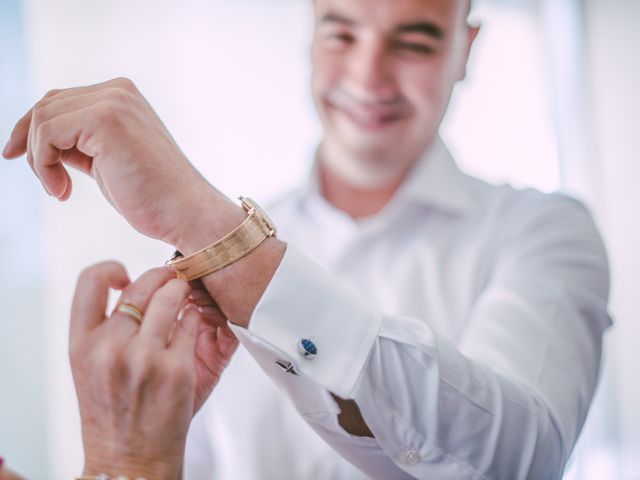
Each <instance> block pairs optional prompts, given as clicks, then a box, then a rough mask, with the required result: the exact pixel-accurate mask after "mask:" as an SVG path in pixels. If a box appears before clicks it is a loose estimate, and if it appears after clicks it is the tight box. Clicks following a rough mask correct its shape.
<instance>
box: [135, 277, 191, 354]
mask: <svg viewBox="0 0 640 480" xmlns="http://www.w3.org/2000/svg"><path fill="white" fill-rule="evenodd" d="M188 294H189V284H188V283H187V282H185V281H183V280H178V279H173V280H170V281H168V282H167V283H166V284H165V285H164V286H162V287H161V288H160V289H159V290H157V291H156V292H155V294H154V295H153V297H152V299H151V303H150V304H149V307H148V308H147V311H146V313H145V316H144V321H143V322H142V326H141V327H140V337H141V338H143V339H145V340H148V341H150V342H152V343H155V344H160V345H162V346H166V345H167V340H168V338H169V333H170V332H171V329H172V327H173V325H174V323H175V322H176V321H177V319H178V313H179V312H180V310H181V308H182V305H183V302H184V300H185V298H187V295H188Z"/></svg>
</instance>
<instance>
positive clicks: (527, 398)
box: [232, 196, 610, 480]
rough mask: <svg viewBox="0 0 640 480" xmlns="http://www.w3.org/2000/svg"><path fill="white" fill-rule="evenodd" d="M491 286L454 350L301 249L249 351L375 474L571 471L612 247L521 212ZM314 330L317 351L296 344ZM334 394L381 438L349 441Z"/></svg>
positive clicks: (562, 201) (560, 216)
mask: <svg viewBox="0 0 640 480" xmlns="http://www.w3.org/2000/svg"><path fill="white" fill-rule="evenodd" d="M496 247H497V248H499V249H500V255H499V256H498V261H497V262H496V266H495V271H494V273H493V275H492V278H491V281H490V283H489V285H487V287H486V288H485V289H484V291H483V292H482V293H481V294H480V295H479V297H478V298H477V300H476V302H475V305H474V307H473V309H472V312H471V315H470V318H469V323H468V326H467V328H466V330H465V333H464V336H463V338H462V340H461V341H460V342H459V343H458V344H454V343H452V342H451V341H449V340H448V339H447V338H445V337H444V336H443V335H441V334H439V333H438V332H437V331H434V329H432V328H430V326H429V321H428V319H417V318H411V317H402V316H396V315H386V314H384V313H382V312H378V311H376V310H375V309H373V308H371V307H370V305H368V304H367V303H366V302H364V301H363V300H361V299H360V298H359V297H358V296H357V295H356V294H355V293H353V292H350V290H349V289H348V287H345V286H344V285H341V284H340V283H339V282H338V281H336V279H335V278H333V277H332V276H331V275H330V274H328V273H327V272H326V271H325V270H323V269H322V268H321V267H319V266H318V265H316V264H315V263H314V262H312V261H311V260H310V259H308V258H307V257H306V256H305V255H303V254H302V253H301V252H299V251H298V250H296V249H295V248H294V247H292V246H288V248H287V252H286V254H285V257H284V259H283V261H282V263H281V265H280V266H279V269H278V271H277V272H276V274H275V276H274V277H273V279H272V281H271V283H270V285H269V286H268V288H267V290H266V292H265V293H264V295H263V298H262V299H261V301H260V303H259V304H258V306H257V308H256V310H255V312H254V315H253V318H252V320H251V323H250V326H249V329H244V328H241V327H238V326H235V325H233V324H232V328H233V330H234V332H235V333H236V335H237V336H238V338H239V340H240V341H241V343H242V344H243V345H244V346H245V347H246V348H247V349H248V350H249V352H250V353H251V355H252V356H253V357H254V358H255V359H256V361H257V362H258V363H259V365H260V366H261V367H262V368H263V369H264V370H265V372H266V373H267V374H268V375H269V377H270V378H271V379H272V380H273V381H274V382H275V383H276V384H277V385H278V387H279V388H280V389H281V390H282V391H283V392H284V393H285V395H286V396H288V398H289V399H290V400H291V401H292V403H293V405H294V406H295V408H296V409H297V410H298V412H299V413H300V414H301V415H302V416H303V417H304V418H305V420H306V421H307V422H308V423H309V424H310V425H311V426H312V427H313V428H314V429H315V430H316V431H317V432H318V433H319V434H320V435H321V436H322V437H323V438H324V439H325V440H326V441H327V442H328V443H329V444H330V445H332V447H333V448H334V449H335V450H336V451H337V452H339V453H340V454H341V455H343V456H344V457H345V458H347V460H349V461H350V462H352V463H353V464H354V465H356V466H357V467H359V468H360V469H361V470H362V471H364V472H365V473H366V474H368V475H369V476H371V477H372V478H380V479H393V478H414V477H415V478H456V479H464V478H473V479H509V480H513V479H520V478H523V479H524V478H540V479H546V478H561V477H562V473H563V470H564V465H565V463H566V461H567V459H568V456H569V454H570V452H571V449H572V448H573V445H574V443H575V441H576V439H577V437H578V435H579V432H580V429H581V427H582V425H583V423H584V419H585V417H586V414H587V411H588V407H589V404H590V402H591V399H592V397H593V393H594V390H595V387H596V384H597V378H598V371H599V365H600V357H601V345H602V334H603V331H604V330H605V329H606V328H607V326H608V325H609V324H610V320H609V317H608V315H607V310H606V308H607V307H606V305H607V298H608V289H609V277H608V265H607V259H606V254H605V251H604V247H603V245H602V242H601V240H600V237H599V235H598V232H597V230H596V228H595V226H594V225H593V222H592V220H591V218H590V216H589V214H588V213H587V212H586V210H585V209H584V208H583V207H582V206H581V205H580V204H578V203H577V202H575V201H573V200H570V199H568V198H565V197H560V196H555V197H551V199H545V200H544V201H541V202H540V203H539V205H537V206H535V208H529V209H528V210H527V211H526V212H524V213H523V212H520V211H517V210H515V211H514V212H513V221H512V223H511V227H510V228H509V230H508V232H506V234H505V235H503V236H502V238H501V240H500V242H499V245H497V246H496ZM309 337H312V340H313V342H314V343H315V344H316V346H317V350H318V352H317V355H316V356H315V358H313V359H312V360H310V359H308V358H303V357H302V356H301V355H300V353H299V352H298V349H297V343H298V341H299V340H300V339H302V338H309ZM329 392H333V393H335V394H336V395H338V396H340V397H342V398H347V399H353V400H355V402H356V403H357V404H358V406H359V408H360V411H361V413H362V416H363V418H364V420H365V421H366V423H367V425H368V426H369V429H370V430H371V432H372V433H373V434H374V436H375V438H360V437H355V436H353V435H350V434H349V433H347V432H345V431H344V430H343V429H342V428H341V427H340V425H339V424H338V421H337V414H338V413H339V408H338V406H337V404H336V403H335V401H334V400H333V399H332V397H331V395H330V393H329Z"/></svg>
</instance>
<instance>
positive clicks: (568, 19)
mask: <svg viewBox="0 0 640 480" xmlns="http://www.w3.org/2000/svg"><path fill="white" fill-rule="evenodd" d="M2 1H5V0H2ZM479 3H480V5H479V7H478V9H477V12H476V17H477V18H479V19H481V20H482V23H483V31H482V33H481V36H480V38H479V42H478V44H477V48H476V50H475V52H474V55H473V58H472V64H471V68H470V74H469V78H468V79H467V81H466V82H465V84H464V85H462V86H460V88H458V90H457V92H456V94H455V97H454V101H453V104H452V109H451V111H450V114H449V115H448V117H447V119H446V121H445V125H444V127H443V135H444V137H445V139H446V140H447V141H448V143H449V145H450V147H451V148H452V150H453V152H454V154H455V155H456V157H457V159H458V162H459V164H460V165H461V166H462V167H463V168H464V169H465V170H467V171H469V172H471V173H473V174H475V175H478V176H481V177H483V178H485V179H487V180H489V181H493V182H503V181H509V182H512V183H515V184H517V185H532V186H535V187H537V188H540V189H543V190H545V191H551V190H555V189H558V188H565V189H568V190H569V191H571V192H572V193H575V194H577V195H579V196H580V197H581V198H583V199H584V200H585V201H586V202H587V203H588V204H589V205H590V206H591V207H592V209H593V211H594V213H595V215H596V217H597V220H598V222H599V224H600V226H601V227H602V229H603V231H604V235H605V237H606V240H607V242H608V245H609V249H610V253H611V259H612V267H613V275H614V277H613V292H612V313H613V315H614V317H615V319H616V326H615V328H614V329H613V330H612V331H611V332H610V333H609V335H608V338H607V346H608V350H607V354H606V358H607V361H606V364H605V369H604V376H603V381H602V383H601V388H600V391H599V393H598V399H597V402H596V404H595V406H594V409H593V412H592V416H591V417H592V418H590V420H589V423H588V426H587V428H586V430H585V434H584V435H583V438H582V440H581V445H580V447H579V448H578V450H577V452H576V456H575V461H574V462H573V464H572V466H571V467H570V468H569V470H568V474H567V477H568V478H580V479H590V478H593V479H596V478H597V479H602V478H625V479H631V478H640V464H639V463H637V460H635V459H634V458H633V455H632V454H633V452H638V451H640V413H639V412H638V410H637V408H635V407H636V406H637V405H640V391H639V388H640V387H638V382H637V381H636V376H637V374H636V367H637V366H638V365H640V362H639V360H640V357H639V354H638V351H637V350H638V349H637V345H638V343H639V341H640V327H638V322H637V321H636V318H637V317H638V314H639V313H640V309H639V308H638V304H637V301H636V297H637V295H635V291H634V290H635V285H636V282H635V273H636V271H638V270H639V269H640V268H639V267H640V258H639V253H638V249H637V247H636V245H637V244H638V243H640V225H639V224H638V221H637V216H636V215H635V208H634V205H638V204H640V198H638V197H639V196H640V193H638V189H637V188H635V183H636V182H637V179H639V178H640V175H638V173H640V172H638V162H637V160H636V158H637V156H638V155H639V154H640V135H639V134H638V133H637V132H638V128H637V125H638V124H639V123H640V118H639V114H638V112H639V111H640V105H639V104H640V92H639V91H638V90H637V89H636V88H635V84H637V78H638V74H640V60H639V59H640V56H639V55H637V52H636V51H634V50H635V48H636V46H637V45H638V44H640V33H638V31H637V28H636V23H637V20H638V19H640V2H637V1H636V0H626V1H625V0H609V1H606V2H604V1H603V0H587V1H585V2H584V4H583V5H582V7H583V9H584V11H583V14H584V15H581V8H580V3H579V2H577V1H576V2H574V1H570V0H567V1H560V0H546V1H543V0H540V1H535V0H528V1H525V0H520V1H518V0H511V1H499V0H492V1H487V0H485V1H484V2H479ZM22 13H23V17H22V22H23V23H22V27H23V32H24V33H23V38H22V40H23V42H22V43H21V44H19V46H18V48H21V49H22V51H21V54H22V60H23V61H24V63H25V65H26V72H27V74H28V75H27V79H28V84H27V87H26V88H23V91H24V92H25V93H24V95H23V97H17V98H13V99H12V104H11V105H12V106H11V108H7V109H5V110H4V111H0V120H1V122H0V128H2V130H0V135H1V136H2V137H6V136H7V135H8V129H9V126H10V125H9V123H10V122H9V120H10V121H11V122H13V121H15V120H16V119H17V117H18V115H20V114H21V113H22V112H20V111H19V110H26V109H27V108H28V107H29V106H30V104H32V103H33V102H34V101H36V100H37V99H38V98H39V97H40V96H42V95H43V94H44V93H45V92H46V91H47V90H49V89H51V88H62V87H68V86H75V85H81V84H89V83H95V82H98V81H102V80H106V79H109V78H112V77H115V76H128V77H130V78H132V79H133V80H134V81H135V82H136V83H137V85H138V87H139V88H140V89H141V91H142V92H143V93H144V94H145V95H146V96H147V98H148V99H149V101H150V102H151V104H152V105H154V107H155V108H156V110H157V112H158V113H159V114H160V116H161V117H162V118H163V119H164V121H165V123H166V124H167V125H168V127H169V129H170V131H171V132H172V133H173V135H174V136H175V138H176V140H177V141H178V143H179V144H180V145H181V147H182V148H183V150H184V151H185V152H186V153H187V155H188V156H189V158H190V159H191V161H192V162H193V163H194V164H195V165H196V166H197V167H198V168H199V169H200V170H201V171H202V172H203V173H204V174H205V176H206V177H207V178H208V179H209V180H210V181H211V182H212V183H214V184H215V185H216V186H218V187H219V188H221V189H222V190H223V191H224V192H225V193H227V194H228V195H233V196H237V195H238V194H251V195H252V196H254V197H255V198H257V199H258V200H260V201H268V200H269V199H270V198H273V197H274V196H275V195H278V194H279V193H282V192H283V191H284V190H286V189H287V188H289V187H291V186H293V185H295V184H296V182H298V181H300V179H301V178H303V176H304V175H305V173H306V170H307V168H308V166H309V163H310V160H311V155H312V152H313V149H314V147H315V144H316V142H317V140H318V138H319V135H320V129H319V126H318V124H317V120H316V118H315V115H314V112H313V107H312V103H311V100H310V97H309V93H308V85H309V73H310V72H309V62H308V49H309V38H310V32H311V27H312V18H311V9H310V2H308V1H306V0H234V1H233V2H229V1H226V2H225V1H222V0H208V1H205V0H183V1H180V2H178V1H175V0H163V1H158V0H156V1H152V0H129V1H125V0H110V1H106V0H105V1H102V2H90V1H86V0H25V1H24V2H23V12H22ZM12 75H16V72H13V71H6V72H5V71H3V72H2V76H3V77H6V78H11V77H12ZM6 78H5V79H6ZM9 85H11V83H9ZM14 88H16V89H17V87H14ZM3 98H4V97H3ZM9 112H10V114H11V115H13V116H14V117H15V118H11V119H9V120H7V118H5V116H6V115H8V114H9ZM74 181H75V193H74V195H73V197H72V199H71V200H70V201H69V202H67V203H65V204H59V203H58V202H56V201H54V200H51V199H49V198H48V197H47V196H46V194H44V193H43V192H41V191H40V189H39V188H38V185H37V183H36V181H35V180H34V179H32V177H31V175H30V172H28V167H26V166H25V165H24V163H23V161H22V160H20V161H17V162H12V163H3V164H2V165H0V189H1V190H0V201H2V204H1V207H0V208H2V218H3V220H2V222H1V223H0V246H2V248H3V251H5V252H10V255H11V258H9V259H7V261H6V263H5V271H4V273H5V275H3V276H2V277H0V304H2V305H5V306H6V310H5V314H6V315H7V317H5V318H0V322H1V323H0V335H1V336H0V373H1V374H2V377H3V379H4V380H3V382H2V383H1V384H0V385H2V386H1V387H0V388H1V389H2V390H0V454H2V455H5V456H6V457H8V459H9V460H10V462H11V463H13V465H15V467H16V468H18V469H19V470H21V471H22V472H24V473H25V474H27V475H29V476H30V477H31V478H34V479H35V478H53V479H58V478H60V479H62V478H71V477H73V475H75V474H77V473H78V472H80V469H81V465H82V451H81V443H80V436H79V421H78V417H77V413H76V403H75V397H74V392H73V385H72V382H71V377H70V372H69V368H68V363H67V354H66V348H67V333H68V313H69V306H70V301H71V295H72V292H73V287H74V283H75V279H76V277H77V274H78V273H79V271H80V270H81V269H82V268H83V267H85V266H87V265H89V264H92V263H95V262H97V261H100V260H104V259H117V260H120V261H122V262H124V263H125V264H126V265H127V267H128V268H129V271H130V273H131V274H132V275H137V274H139V273H141V272H142V271H144V270H145V269H147V268H149V267H151V266H153V265H156V264H159V263H161V262H162V261H164V259H165V258H166V257H167V256H168V255H169V254H170V253H171V249H170V247H168V246H166V245H161V244H158V243H156V242H153V241H150V240H148V239H145V238H143V237H141V236H140V235H138V234H137V233H136V232H134V231H133V230H132V229H131V228H130V227H129V226H128V225H127V224H126V222H124V221H123V220H122V219H120V218H119V217H118V216H117V214H116V213H115V212H114V211H113V210H112V209H111V208H110V207H109V206H108V205H107V204H106V202H105V201H104V200H103V199H102V197H101V196H100V194H99V193H98V190H97V189H96V188H95V185H93V183H92V182H91V181H90V180H88V179H86V178H84V177H82V175H74ZM23 259H26V260H23ZM7 312H8V313H7ZM16 322H18V323H16ZM634 462H635V463H634Z"/></svg>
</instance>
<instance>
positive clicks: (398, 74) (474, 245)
mask: <svg viewBox="0 0 640 480" xmlns="http://www.w3.org/2000/svg"><path fill="white" fill-rule="evenodd" d="M314 8H315V15H316V29H315V33H314V39H313V47H312V58H313V96H314V100H315V103H316V107H317V110H318V112H319V114H320V117H321V119H322V123H323V125H324V129H325V133H324V137H323V139H322V142H321V144H320V145H319V147H318V150H317V158H316V163H315V167H314V170H313V172H312V174H311V176H310V179H309V182H308V183H307V184H306V185H305V186H303V187H302V188H300V189H299V190H297V191H294V192H292V193H290V194H288V195H287V196H285V197H283V198H282V199H281V200H280V201H279V202H277V203H276V204H275V205H273V206H272V207H271V208H269V209H268V210H269V213H270V214H271V215H272V217H273V219H274V220H275V225H276V226H277V227H278V235H277V237H278V238H273V237H274V226H273V223H272V222H271V221H270V220H268V219H267V218H266V217H265V216H264V215H263V213H261V210H260V209H259V208H257V207H256V206H255V205H254V204H253V203H252V202H251V201H250V200H247V199H245V200H243V208H240V207H238V206H236V205H234V204H233V203H231V202H230V201H228V200H227V199H226V198H224V197H223V196H222V195H221V194H220V193H219V192H218V191H217V190H216V189H215V188H213V187H211V186H210V185H209V184H208V183H207V182H206V181H205V180H204V179H203V178H202V177H201V176H200V175H199V174H198V172H197V171H195V170H194V169H193V167H192V166H191V165H190V164H189V162H188V160H187V159H186V158H185V156H184V154H183V153H182V152H181V151H180V149H179V148H178V147H177V146H176V145H175V143H174V142H173V140H172V139H171V137H170V135H169V134H168V132H167V131H166V129H165V128H164V126H163V125H162V123H161V122H160V120H159V119H158V118H157V116H156V115H155V114H154V113H153V110H152V109H151V108H150V106H149V105H148V103H147V102H146V101H145V100H144V98H143V97H142V96H141V94H140V92H138V90H137V89H136V88H135V86H133V85H132V84H131V82H129V81H126V80H123V79H116V80H112V81H109V82H105V83H103V84H99V85H93V86H89V87H81V88H74V89H68V90H61V91H53V92H50V93H49V94H48V95H47V96H45V98H44V99H43V100H41V101H40V102H39V103H38V104H37V105H36V106H35V107H34V108H33V109H32V110H31V111H30V112H28V113H27V115H25V117H24V118H23V119H22V120H21V121H20V122H18V125H17V126H16V128H15V130H14V132H13V133H12V136H11V139H10V140H9V143H8V145H7V147H6V149H5V152H4V154H5V156H6V157H7V158H15V157H18V156H20V155H22V154H23V153H24V152H27V159H28V161H29V163H30V164H31V166H32V167H33V170H34V172H35V173H36V175H37V176H38V177H39V178H40V180H41V181H42V183H43V185H44V186H45V188H46V190H47V192H48V193H49V194H50V195H52V196H54V197H56V198H59V199H62V200H64V199H66V198H68V197H69V195H70V194H71V181H70V177H69V176H68V173H67V172H66V170H65V165H72V166H74V167H77V168H80V169H82V170H84V171H85V172H87V173H89V174H91V175H92V176H93V177H94V178H95V179H96V181H97V182H98V184H99V185H100V187H101V190H102V192H103V194H104V195H105V196H106V198H107V199H108V200H109V201H110V202H111V203H112V204H113V205H114V207H115V208H116V209H118V211H119V212H120V213H121V214H122V215H123V216H124V217H125V218H126V219H127V220H128V221H129V222H130V223H131V224H132V225H133V226H134V227H135V228H136V229H137V230H138V231H140V232H141V233H143V234H145V235H148V236H150V237H152V238H156V239H160V240H163V241H165V242H167V243H169V244H171V245H174V246H176V247H177V248H178V249H179V250H180V251H181V252H182V253H183V254H184V255H186V258H185V259H182V260H179V261H177V262H175V263H174V267H175V268H176V270H178V271H179V272H180V275H181V276H182V277H183V278H185V279H189V280H191V279H200V280H201V281H202V284H203V286H204V287H205V288H206V290H207V291H208V294H210V295H211V296H212V297H213V298H214V299H215V301H216V303H217V305H218V306H219V308H220V310H221V312H222V313H223V314H224V315H225V316H226V318H228V319H229V326H230V327H231V328H232V330H233V331H234V333H235V335H236V336H237V338H238V339H239V340H240V342H241V343H242V345H243V346H244V347H245V348H244V349H241V350H240V351H239V352H238V353H237V354H236V356H235V357H234V360H233V361H232V362H231V364H230V365H229V367H228V369H227V373H226V374H225V375H224V377H223V378H222V381H221V382H220V384H219V385H218V386H217V387H216V391H215V393H214V394H213V395H212V397H211V399H210V400H209V401H208V402H207V404H206V405H205V406H204V407H203V410H202V411H201V413H200V414H199V416H198V417H197V418H196V419H195V421H194V423H193V425H192V428H191V432H190V438H189V444H188V448H187V456H186V461H185V470H186V476H187V478H220V479H232V478H233V479H235V478H246V479H276V478H277V479H280V478H296V479H303V478H313V479H356V478H362V477H363V476H365V475H366V476H369V477H371V478H378V479H395V478H434V479H466V478H469V479H480V478H483V479H486V478H492V479H494V478H495V479H498V478H500V479H509V480H512V479H520V478H522V479H524V478H535V479H538V478H541V479H542V478H560V477H561V476H562V473H563V470H564V465H565V463H566V461H567V459H568V457H569V455H570V453H571V450H572V448H573V445H574V444H575V442H576V440H577V438H578V435H579V433H580V430H581V428H582V425H583V423H584V420H585V417H586V414H587V411H588V408H589V405H590V402H591V399H592V397H593V393H594V390H595V387H596V384H597V378H598V370H599V366H600V357H601V347H602V334H603V332H604V331H605V329H606V328H607V327H608V326H609V324H610V320H609V317H608V314H607V297H608V288H609V284H608V282H609V277H608V265H607V259H606V255H605V251H604V247H603V245H602V242H601V239H600V236H599V234H598V232H597V230H596V228H595V226H594V224H593V221H592V220H591V218H590V216H589V214H588V212H587V211H586V210H585V209H584V208H583V207H582V206H581V205H580V204H579V203H578V202H576V201H574V200H572V199H569V198H567V197H564V196H561V195H545V194H542V193H540V192H537V191H534V190H523V191H518V190H515V189H513V188H511V187H509V186H499V187H498V186H492V185H489V184H487V183H484V182H482V181H480V180H477V179H474V178H471V177H469V176H467V175H465V174H463V173H462V172H460V171H459V170H458V169H457V167H456V165H455V162H454V161H453V159H452V158H451V155H450V154H449V153H448V151H447V149H446V147H445V146H444V144H443V142H442V141H441V139H440V137H439V135H438V129H439V125H440V122H441V120H442V118H443V116H444V114H445V112H446V109H447V106H448V103H449V100H450V97H451V93H452V91H453V88H454V86H455V84H456V83H457V82H458V81H460V80H462V79H463V78H464V76H465V69H466V63H467V60H468V56H469V52H470V50H471V46H472V44H473V41H474V39H475V37H476V35H477V33H478V29H477V28H476V27H473V26H470V25H469V24H468V22H467V17H468V11H469V3H468V1H467V0H316V1H315V4H314ZM478 161H481V159H478ZM166 172H171V175H167V174H166ZM239 225H240V226H239ZM284 241H287V244H285V243H284ZM212 242H213V243H212ZM140 311H141V310H140ZM254 360H255V361H254ZM222 368H224V366H220V368H219V370H221V369H222ZM282 394H284V397H287V398H288V400H289V401H290V402H289V401H287V400H286V399H284V398H283V395H282ZM129 455H131V454H129ZM176 458H179V459H180V460H181V452H178V454H177V455H176ZM103 460H104V461H105V462H108V460H109V459H103ZM121 460H122V459H120V461H119V463H118V465H119V466H120V467H121V468H122V469H123V470H121V471H119V472H115V473H121V474H129V475H130V476H131V475H132V473H131V472H136V470H135V469H131V470H127V464H126V462H125V463H123V462H122V461H121ZM163 462H164V463H166V459H162V458H160V459H147V461H146V462H145V470H144V471H145V473H146V474H147V475H148V476H150V477H151V478H156V477H154V476H153V472H154V471H158V472H160V471H162V469H161V468H160V467H162V464H163ZM156 463H157V465H156ZM134 466H135V465H132V468H133V467H134ZM156 466H157V467H158V470H154V469H155V467H156ZM157 478H161V477H157Z"/></svg>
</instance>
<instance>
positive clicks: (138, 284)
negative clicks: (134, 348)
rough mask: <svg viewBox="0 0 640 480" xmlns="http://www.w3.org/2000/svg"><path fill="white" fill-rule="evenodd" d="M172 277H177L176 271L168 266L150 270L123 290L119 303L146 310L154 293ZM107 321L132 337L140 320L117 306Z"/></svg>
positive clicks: (125, 335) (125, 334)
mask: <svg viewBox="0 0 640 480" xmlns="http://www.w3.org/2000/svg"><path fill="white" fill-rule="evenodd" d="M172 278H175V272H174V271H173V270H171V269H170V268H168V267H160V268H154V269H152V270H149V271H147V272H145V273H143V274H142V275H140V277H139V278H138V279H137V280H136V281H135V282H133V283H130V284H129V285H127V287H126V288H125V289H124V290H122V294H121V295H120V300H119V301H118V305H120V304H125V305H126V304H128V305H132V306H133V307H134V308H137V309H139V310H140V311H142V312H145V311H146V310H147V308H148V307H149V303H150V302H151V298H152V297H153V294H154V293H155V292H156V291H157V290H158V289H159V288H160V287H162V286H163V285H164V284H166V283H167V282H168V281H169V280H171V279H172ZM107 322H108V324H109V325H110V327H109V328H111V329H114V330H115V331H116V332H117V333H118V335H121V336H122V337H124V338H127V337H130V336H131V335H132V334H133V333H135V332H136V331H137V330H138V322H136V320H135V319H134V318H132V317H131V316H129V315H127V314H126V313H123V312H121V311H118V309H117V308H116V310H114V312H113V313H112V314H111V317H110V318H109V320H107Z"/></svg>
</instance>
